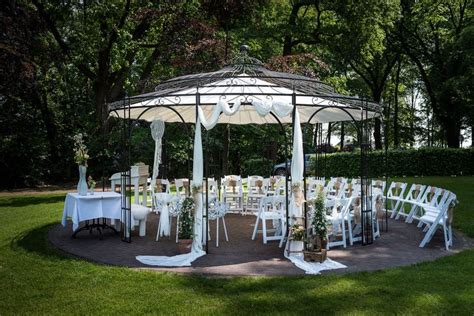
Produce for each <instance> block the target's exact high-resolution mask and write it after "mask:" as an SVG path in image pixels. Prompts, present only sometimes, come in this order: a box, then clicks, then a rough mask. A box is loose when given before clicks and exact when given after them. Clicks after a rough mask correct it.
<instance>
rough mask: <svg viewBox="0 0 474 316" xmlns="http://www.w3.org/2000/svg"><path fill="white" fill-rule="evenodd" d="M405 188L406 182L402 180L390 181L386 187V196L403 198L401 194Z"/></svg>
mask: <svg viewBox="0 0 474 316" xmlns="http://www.w3.org/2000/svg"><path fill="white" fill-rule="evenodd" d="M406 188H407V184H406V183H403V182H395V181H394V182H392V183H390V187H389V188H388V192H387V198H392V197H398V198H403V194H404V193H405V190H406Z"/></svg>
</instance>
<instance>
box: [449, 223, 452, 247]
mask: <svg viewBox="0 0 474 316" xmlns="http://www.w3.org/2000/svg"><path fill="white" fill-rule="evenodd" d="M448 236H449V245H450V246H451V247H452V246H453V229H452V227H451V225H449V226H448Z"/></svg>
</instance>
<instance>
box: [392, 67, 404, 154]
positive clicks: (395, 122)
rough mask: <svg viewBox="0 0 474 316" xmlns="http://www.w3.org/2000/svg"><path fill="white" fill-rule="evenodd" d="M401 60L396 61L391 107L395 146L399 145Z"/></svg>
mask: <svg viewBox="0 0 474 316" xmlns="http://www.w3.org/2000/svg"><path fill="white" fill-rule="evenodd" d="M401 69H402V62H401V61H399V62H398V68H397V74H396V77H395V105H394V108H393V145H394V147H395V148H398V147H400V135H399V129H398V86H399V84H400V71H401Z"/></svg>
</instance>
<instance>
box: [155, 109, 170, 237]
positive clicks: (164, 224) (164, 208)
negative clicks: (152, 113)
mask: <svg viewBox="0 0 474 316" xmlns="http://www.w3.org/2000/svg"><path fill="white" fill-rule="evenodd" d="M150 129H151V137H152V138H153V140H154V141H155V157H154V159H153V173H152V176H151V182H150V187H151V198H152V205H153V203H154V195H155V187H156V179H157V178H158V173H159V171H160V164H161V145H162V139H163V135H164V134H165V122H163V121H162V120H160V119H156V118H155V120H153V122H151V124H150ZM153 207H154V208H155V207H157V205H153ZM168 217H169V215H168V203H163V204H162V205H161V216H160V231H159V232H158V234H159V235H160V236H169V235H170V232H171V227H170V222H169V221H168V220H167V218H168Z"/></svg>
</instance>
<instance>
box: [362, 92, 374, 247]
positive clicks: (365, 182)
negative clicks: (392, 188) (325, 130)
mask: <svg viewBox="0 0 474 316" xmlns="http://www.w3.org/2000/svg"><path fill="white" fill-rule="evenodd" d="M364 101H365V99H364V98H361V103H362V106H361V126H360V128H361V139H360V154H361V157H360V158H361V159H360V162H361V203H360V209H361V226H362V245H363V246H366V245H370V244H372V243H373V241H374V238H373V237H374V236H373V230H372V225H373V213H372V203H370V201H371V199H372V185H371V183H369V182H370V178H369V166H368V157H367V155H368V151H369V147H370V136H369V131H368V129H369V126H368V123H367V119H368V111H367V108H365V109H364ZM369 204H370V205H369Z"/></svg>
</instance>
